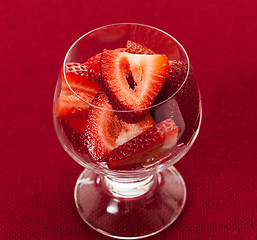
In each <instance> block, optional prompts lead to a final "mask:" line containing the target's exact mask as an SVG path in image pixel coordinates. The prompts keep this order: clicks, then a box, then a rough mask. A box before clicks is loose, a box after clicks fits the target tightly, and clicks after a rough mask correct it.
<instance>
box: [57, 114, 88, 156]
mask: <svg viewBox="0 0 257 240" xmlns="http://www.w3.org/2000/svg"><path fill="white" fill-rule="evenodd" d="M59 121H60V123H61V125H62V127H63V131H64V132H65V135H66V137H67V138H68V140H69V142H70V143H71V144H72V146H73V148H74V150H75V151H77V152H79V153H88V150H87V144H86V136H85V134H84V133H81V132H80V131H81V130H82V129H79V132H78V131H76V130H75V129H74V126H73V127H72V126H71V123H72V125H73V124H74V123H75V122H77V124H79V125H81V124H82V122H84V124H85V122H86V119H85V118H82V119H80V118H77V119H76V118H74V119H73V120H71V119H59Z"/></svg>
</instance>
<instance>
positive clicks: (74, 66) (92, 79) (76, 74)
mask: <svg viewBox="0 0 257 240" xmlns="http://www.w3.org/2000/svg"><path fill="white" fill-rule="evenodd" d="M65 75H66V79H67V81H68V83H69V85H70V87H71V88H72V89H73V90H74V91H75V92H80V91H82V92H83V91H84V90H85V89H86V91H87V92H88V90H89V89H90V90H91V91H92V92H95V94H96V93H97V92H99V91H100V89H101V88H102V86H101V84H100V83H99V81H100V76H98V75H97V74H96V73H95V71H94V70H93V69H89V68H88V67H87V66H86V65H84V64H80V63H67V64H66V65H65ZM62 90H64V91H70V88H69V87H68V85H67V83H66V81H65V79H64V75H63V74H62Z"/></svg>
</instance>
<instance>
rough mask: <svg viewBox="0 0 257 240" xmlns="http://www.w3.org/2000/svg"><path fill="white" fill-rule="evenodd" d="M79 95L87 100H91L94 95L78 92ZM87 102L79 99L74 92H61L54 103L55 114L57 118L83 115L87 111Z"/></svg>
mask: <svg viewBox="0 0 257 240" xmlns="http://www.w3.org/2000/svg"><path fill="white" fill-rule="evenodd" d="M79 96H81V98H82V99H84V100H85V101H87V102H89V103H90V102H91V101H92V100H93V98H94V95H92V94H91V93H89V94H87V93H84V92H80V93H79ZM88 109H89V104H87V103H85V102H84V101H82V100H81V99H79V98H78V97H77V96H76V95H75V94H73V93H70V92H66V91H63V92H61V94H60V96H59V98H58V100H57V105H56V116H57V117H58V118H67V117H83V116H86V115H87V113H88Z"/></svg>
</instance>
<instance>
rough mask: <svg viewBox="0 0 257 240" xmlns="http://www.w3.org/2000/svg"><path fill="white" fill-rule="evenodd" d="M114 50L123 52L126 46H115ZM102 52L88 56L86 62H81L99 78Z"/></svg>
mask: <svg viewBox="0 0 257 240" xmlns="http://www.w3.org/2000/svg"><path fill="white" fill-rule="evenodd" d="M116 51H120V52H124V51H126V48H117V49H116ZM101 54H102V53H97V54H96V55H94V56H92V57H91V58H89V59H88V60H87V61H86V62H84V63H83V65H84V66H86V67H87V68H88V69H90V70H92V71H93V72H94V74H95V75H96V76H97V77H98V78H99V79H100V78H101V76H100V59H101Z"/></svg>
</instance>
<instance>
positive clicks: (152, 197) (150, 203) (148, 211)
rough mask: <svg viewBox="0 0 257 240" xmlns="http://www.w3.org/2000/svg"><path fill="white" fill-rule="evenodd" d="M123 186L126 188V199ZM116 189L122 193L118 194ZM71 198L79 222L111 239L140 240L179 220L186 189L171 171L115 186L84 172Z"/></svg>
mask: <svg viewBox="0 0 257 240" xmlns="http://www.w3.org/2000/svg"><path fill="white" fill-rule="evenodd" d="M122 184H124V186H125V188H127V186H128V189H129V194H128V195H126V194H125V190H124V188H123V186H122ZM132 184H134V185H132ZM117 186H118V187H119V188H121V189H123V190H122V191H121V192H119V191H118V193H117ZM133 189H134V190H135V191H134V195H133ZM74 197H75V203H76V206H77V209H78V212H79V214H80V216H81V218H82V219H83V220H84V221H85V222H86V223H87V224H88V225H89V226H91V227H92V228H93V229H95V230H96V231H98V232H100V233H102V234H104V235H107V236H109V237H113V238H119V239H139V238H143V237H147V236H152V235H154V234H156V233H158V232H160V231H162V230H164V229H165V228H167V227H168V226H169V225H170V224H172V223H173V222H174V221H175V220H176V219H177V218H178V216H179V215H180V213H181V211H182V210H183V207H184V204H185V200H186V187H185V183H184V180H183V178H182V177H181V175H180V174H179V172H178V171H177V170H176V169H175V168H174V167H171V168H168V169H166V170H165V171H162V172H160V173H157V174H156V175H154V176H151V177H149V178H146V179H142V180H139V181H138V182H137V183H135V182H133V183H127V182H123V183H120V182H118V183H117V182H116V181H114V180H113V179H109V178H108V179H107V178H106V177H104V176H100V175H97V174H96V173H94V172H91V171H89V170H84V171H83V172H82V174H81V175H80V177H79V178H78V180H77V183H76V187H75V192H74Z"/></svg>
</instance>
